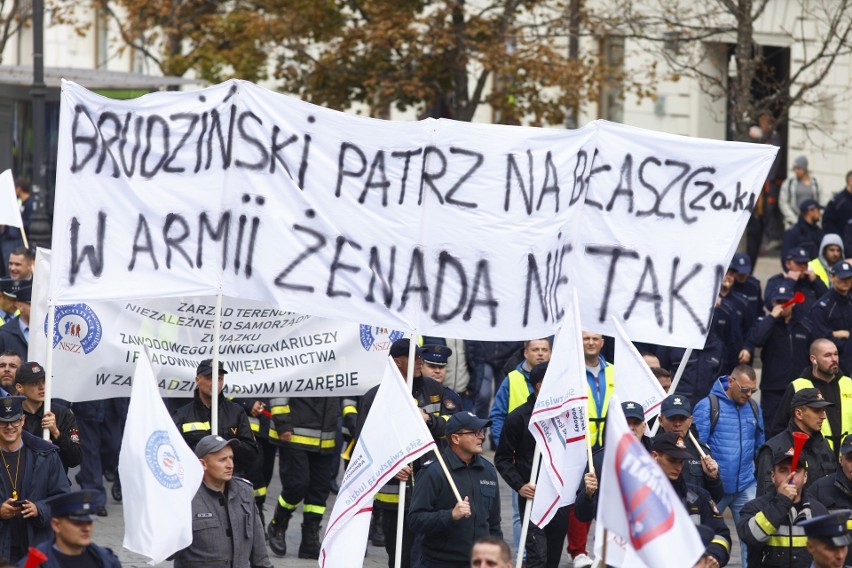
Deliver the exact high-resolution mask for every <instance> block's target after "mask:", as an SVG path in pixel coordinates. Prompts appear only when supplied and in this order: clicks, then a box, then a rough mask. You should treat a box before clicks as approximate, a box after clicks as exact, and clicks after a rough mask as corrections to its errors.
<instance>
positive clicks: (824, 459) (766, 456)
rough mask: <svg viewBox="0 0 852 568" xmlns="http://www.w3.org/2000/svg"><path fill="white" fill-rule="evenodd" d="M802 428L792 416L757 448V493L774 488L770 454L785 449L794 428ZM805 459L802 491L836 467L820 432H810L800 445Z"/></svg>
mask: <svg viewBox="0 0 852 568" xmlns="http://www.w3.org/2000/svg"><path fill="white" fill-rule="evenodd" d="M797 431H801V430H799V428H798V427H797V426H796V424H795V423H794V422H793V421H792V420H791V421H790V424H789V425H788V426H787V429H786V430H784V431H783V432H781V433H780V434H778V435H777V436H773V437H772V438H770V439H769V440H767V441H766V443H765V444H763V445H762V446H761V447H760V450H758V452H757V464H756V467H757V473H756V474H755V477H756V478H757V496H758V497H760V496H761V495H764V494H766V493H769V494H772V493H774V492H775V484H774V483H772V478H771V477H770V476H771V475H772V467H773V463H772V456H773V455H775V454H776V453H784V452H786V451H787V450H789V449H790V448H792V447H793V432H797ZM801 459H804V460H807V463H808V481H807V483H805V487H804V491H807V490H808V489H809V488H810V487H811V485H813V484H814V483H815V482H816V481H817V480H818V479H820V478H822V477H825V476H827V475H831V474H833V473H834V470H835V469H837V460H836V459H835V458H834V452H833V451H832V449H831V447H830V446H829V445H828V442H826V441H825V438H823V436H822V433H820V432H815V433H813V434H811V436H810V438H808V441H807V442H805V445H804V446H803V447H802V458H801Z"/></svg>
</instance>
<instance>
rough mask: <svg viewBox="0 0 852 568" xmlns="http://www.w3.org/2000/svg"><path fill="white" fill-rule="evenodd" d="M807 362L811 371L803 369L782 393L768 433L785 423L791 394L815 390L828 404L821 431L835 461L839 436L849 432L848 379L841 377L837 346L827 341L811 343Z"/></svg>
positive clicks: (851, 398) (851, 384) (851, 385)
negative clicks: (804, 390)
mask: <svg viewBox="0 0 852 568" xmlns="http://www.w3.org/2000/svg"><path fill="white" fill-rule="evenodd" d="M810 363H811V368H810V369H805V370H804V371H803V372H802V373H801V374H800V375H799V378H797V379H795V380H793V381H792V382H791V383H790V384H789V385H788V386H787V388H786V390H785V391H784V396H783V397H782V398H781V403H780V408H779V410H778V412H776V414H775V421H774V423H773V424H772V428H770V434H772V433H774V432H780V431H781V430H782V429H783V428H784V427H786V425H787V424H788V423H789V421H790V410H789V409H791V408H792V407H791V406H790V402H791V401H792V400H793V397H794V395H795V393H796V392H798V391H800V390H802V389H807V388H816V389H817V390H819V392H820V394H821V395H822V398H823V399H824V400H826V401H828V402H830V403H832V406H828V407H826V408H825V418H826V419H825V420H824V421H823V423H822V429H821V431H822V435H823V437H824V438H825V439H826V440H827V441H828V445H829V446H831V448H832V449H833V450H834V456H835V459H836V458H837V455H838V446H839V445H840V440H841V439H842V435H843V434H844V433H849V432H852V379H850V378H849V377H848V376H846V375H844V374H843V370H842V368H841V367H840V365H839V354H838V351H837V346H836V345H835V344H834V343H833V342H832V341H830V340H828V339H824V338H821V339H817V340H815V341H814V342H813V343H811V349H810Z"/></svg>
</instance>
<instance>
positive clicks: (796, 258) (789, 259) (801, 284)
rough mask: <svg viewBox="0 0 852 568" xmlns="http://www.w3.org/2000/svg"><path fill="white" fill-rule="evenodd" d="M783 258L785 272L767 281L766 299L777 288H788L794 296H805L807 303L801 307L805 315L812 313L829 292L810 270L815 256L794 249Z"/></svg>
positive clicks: (784, 254)
mask: <svg viewBox="0 0 852 568" xmlns="http://www.w3.org/2000/svg"><path fill="white" fill-rule="evenodd" d="M781 258H782V259H783V262H784V271H783V272H781V273H780V274H776V275H775V276H772V277H771V278H770V279H769V280H767V281H766V287H765V291H766V297H767V298H769V297H771V296H772V294H771V292H773V291H774V290H775V289H776V288H778V287H780V286H787V287H789V288H790V289H791V290H792V291H793V293H794V294H795V293H796V292H801V293H802V294H803V295H804V296H805V301H804V302H803V303H802V306H801V307H802V308H803V311H804V312H805V313H808V312H810V311H811V308H812V307H813V305H814V304H815V303H816V302H817V300H819V299H820V298H822V297H823V296H825V293H826V292H828V286H826V285H825V284H824V283H823V281H822V280H820V278H819V276H817V275H816V274H815V273H814V271H813V270H810V269H809V268H808V263H809V262H810V261H811V259H812V258H813V256H811V255H810V254H809V253H808V251H807V250H805V249H803V248H801V247H793V248H791V249H790V250H788V251H787V252H785V253H782V256H781ZM767 307H770V306H767Z"/></svg>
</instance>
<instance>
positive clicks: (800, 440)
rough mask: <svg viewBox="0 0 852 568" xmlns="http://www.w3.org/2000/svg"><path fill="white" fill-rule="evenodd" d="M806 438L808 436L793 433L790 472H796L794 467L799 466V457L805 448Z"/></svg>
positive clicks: (801, 433)
mask: <svg viewBox="0 0 852 568" xmlns="http://www.w3.org/2000/svg"><path fill="white" fill-rule="evenodd" d="M808 438H810V436H808V435H807V434H805V433H804V432H793V466H792V468H791V471H796V466H798V465H799V457H800V456H801V455H802V448H803V447H805V442H807V441H808Z"/></svg>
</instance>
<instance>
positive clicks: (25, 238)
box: [18, 226, 30, 250]
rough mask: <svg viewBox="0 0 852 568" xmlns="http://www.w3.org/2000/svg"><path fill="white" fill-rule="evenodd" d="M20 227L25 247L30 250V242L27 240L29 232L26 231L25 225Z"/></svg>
mask: <svg viewBox="0 0 852 568" xmlns="http://www.w3.org/2000/svg"><path fill="white" fill-rule="evenodd" d="M18 229H19V230H20V231H21V240H23V241H24V248H25V249H27V250H29V249H30V243H29V241H27V234H26V233H25V232H24V227H23V226H21V227H18Z"/></svg>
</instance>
